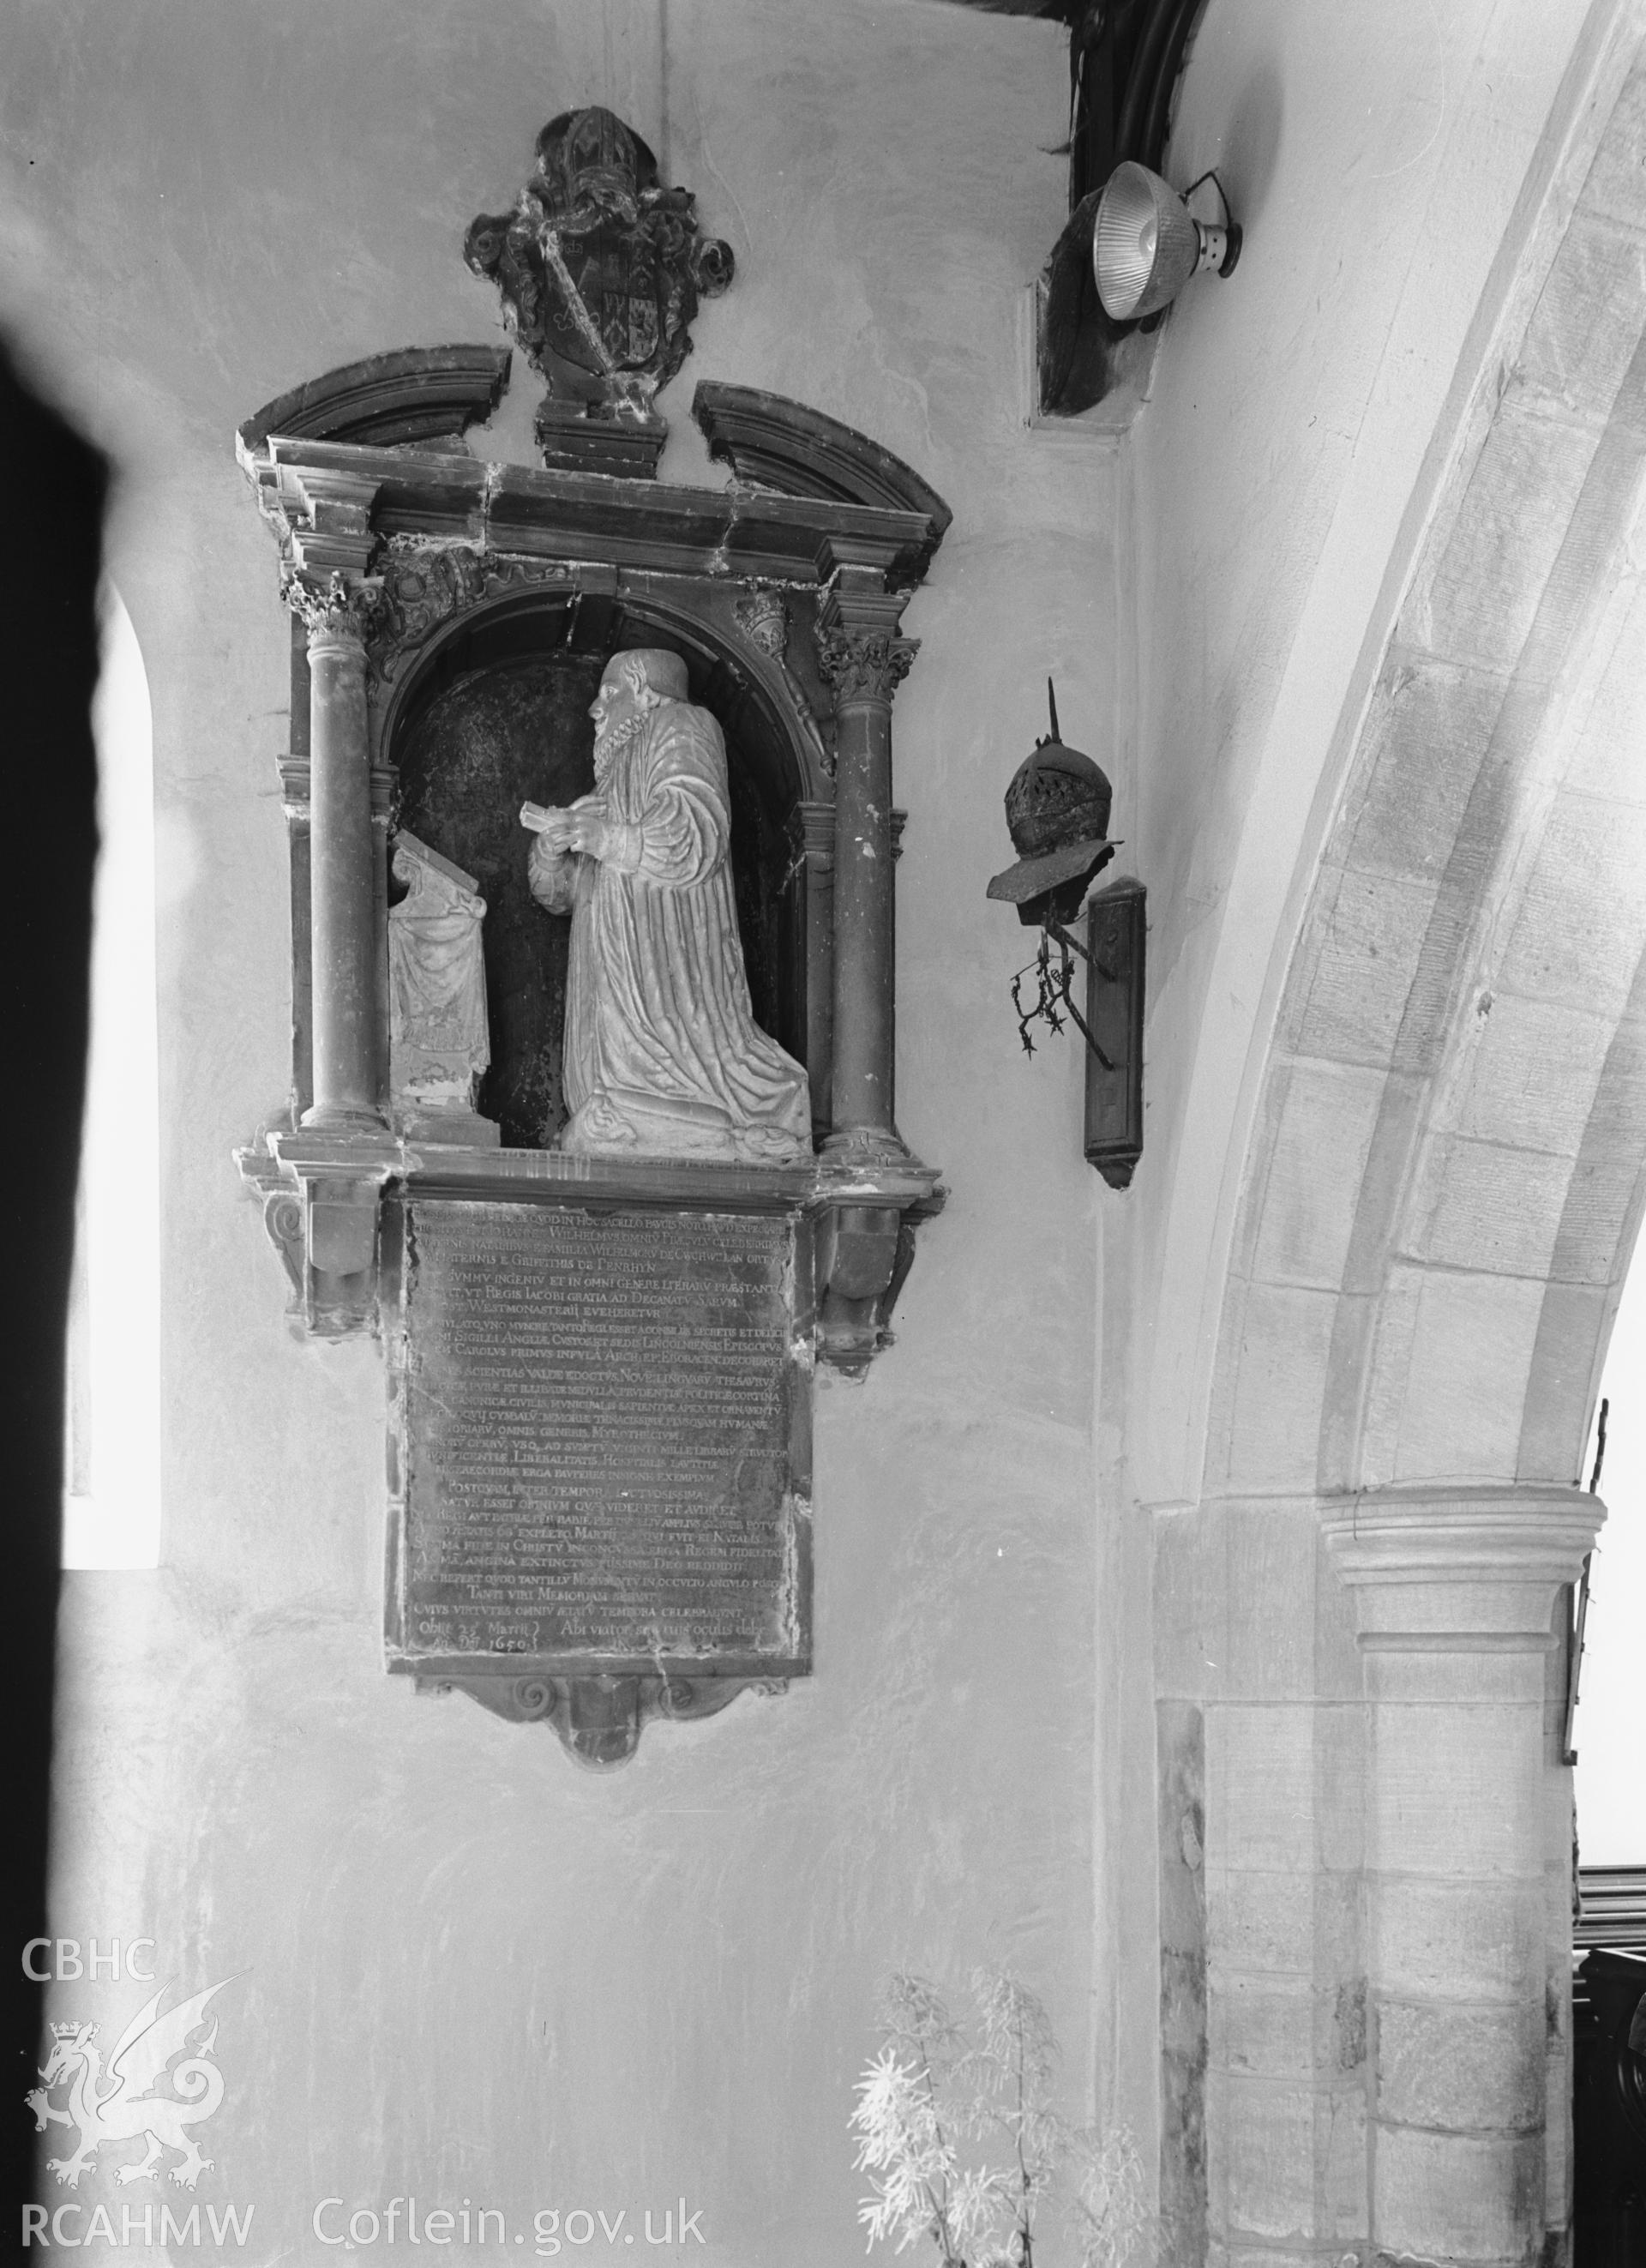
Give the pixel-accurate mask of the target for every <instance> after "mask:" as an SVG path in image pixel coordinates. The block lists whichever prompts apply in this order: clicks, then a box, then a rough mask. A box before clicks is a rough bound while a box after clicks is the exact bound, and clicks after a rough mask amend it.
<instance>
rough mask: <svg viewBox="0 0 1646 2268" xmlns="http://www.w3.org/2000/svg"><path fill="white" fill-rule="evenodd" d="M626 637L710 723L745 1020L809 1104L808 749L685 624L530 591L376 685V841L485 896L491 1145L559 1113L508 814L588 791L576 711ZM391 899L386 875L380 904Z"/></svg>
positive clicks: (530, 914)
mask: <svg viewBox="0 0 1646 2268" xmlns="http://www.w3.org/2000/svg"><path fill="white" fill-rule="evenodd" d="M402 572H403V571H402ZM644 646H663V647H666V648H667V649H668V650H670V651H671V652H675V653H677V654H679V655H680V659H682V660H683V661H684V662H685V664H686V666H687V674H688V677H689V680H690V689H691V698H692V699H693V701H694V702H695V703H698V704H700V705H701V706H702V707H703V708H706V709H708V710H709V711H710V712H711V713H712V714H713V715H714V716H715V718H716V719H717V720H718V722H719V724H720V726H721V729H722V731H723V733H724V736H725V744H726V762H727V771H728V776H729V779H730V784H731V814H732V838H731V862H732V872H733V879H734V884H735V890H736V898H737V908H738V927H739V930H740V932H741V938H742V945H743V954H744V964H745V968H746V973H747V976H748V983H749V993H750V999H751V1003H752V1005H753V1012H754V1018H755V1021H756V1022H757V1023H758V1024H759V1025H760V1026H761V1028H762V1029H763V1030H765V1031H767V1032H768V1033H769V1034H770V1035H771V1036H772V1037H773V1038H774V1039H775V1040H776V1041H777V1042H778V1043H779V1044H780V1045H781V1046H782V1047H783V1048H784V1049H787V1050H788V1052H789V1053H790V1055H792V1056H794V1057H796V1059H797V1061H799V1062H801V1063H803V1064H805V1065H806V1067H807V1069H808V1071H809V1072H810V1073H811V1075H812V1092H813V1096H814V1101H815V1102H817V1104H818V1105H819V1108H818V1112H817V1115H818V1116H819V1119H820V1117H821V1115H822V1114H821V1102H822V1100H823V1098H826V1096H827V1062H826V1061H823V1060H819V1057H820V1054H821V1047H820V1038H826V1035H827V1022H826V1020H822V1019H820V1018H819V1016H817V1015H816V1014H815V1013H809V1009H813V1010H814V1009H815V1005H816V1003H817V1000H818V999H819V997H820V996H822V995H823V994H825V993H826V992H827V983H828V971H827V967H823V966H814V965H813V962H814V961H816V959H817V957H818V956H817V955H816V954H814V953H813V952H810V951H809V950H808V938H809V937H811V938H812V939H815V938H816V937H817V935H818V934H819V928H818V924H816V923H812V924H808V921H807V910H808V909H807V893H808V882H809V876H808V867H807V863H806V860H805V857H804V856H803V855H799V856H797V850H798V849H799V848H800V846H801V844H802V841H803V835H804V825H803V819H802V811H803V806H805V804H806V803H808V802H811V803H812V804H813V805H819V806H820V805H821V804H823V803H824V802H826V795H827V786H828V783H827V778H826V777H819V766H818V763H817V761H816V755H815V753H814V746H813V744H812V742H811V741H809V740H808V739H807V737H806V736H805V733H803V732H801V731H799V730H797V727H796V725H795V722H794V720H793V718H792V716H791V717H790V718H785V716H784V715H783V711H782V709H781V708H780V707H779V705H778V704H777V703H775V701H774V700H773V699H772V698H771V697H770V696H769V695H768V693H767V692H766V690H765V689H763V688H762V687H761V685H760V684H759V683H758V682H757V681H755V679H754V678H753V675H752V673H751V671H750V668H749V666H748V664H747V661H746V659H745V658H744V657H740V656H738V655H737V654H736V653H735V652H732V651H731V649H730V646H729V643H728V641H727V640H726V639H725V638H724V637H721V636H718V635H716V632H715V630H713V629H712V628H711V627H709V625H707V624H706V623H704V622H702V619H701V617H699V616H698V615H694V614H693V613H690V612H688V611H687V610H686V609H684V608H678V607H670V606H668V605H666V604H660V603H658V602H657V601H656V600H647V599H642V598H636V597H631V596H628V595H626V594H625V595H623V596H621V597H620V596H607V595H605V594H601V593H586V592H584V591H580V590H577V589H573V588H571V587H569V586H566V587H551V588H547V589H542V588H538V589H533V590H529V591H527V592H526V593H515V594H513V595H505V596H503V597H501V598H496V599H491V600H484V599H482V600H479V601H477V602H476V603H475V604H474V605H473V606H472V607H469V608H466V609H464V610H463V611H461V612H460V613H459V614H457V615H454V616H453V617H452V619H451V621H449V622H447V623H446V624H445V625H444V627H443V628H442V629H441V630H439V631H438V632H437V634H436V635H435V636H434V637H431V638H430V640H429V641H428V643H427V644H426V645H425V646H423V648H422V649H421V651H420V652H418V654H417V656H416V659H415V662H414V663H413V664H412V666H409V667H408V668H406V669H405V670H404V671H403V673H401V674H400V675H399V676H398V677H397V679H396V680H395V681H393V685H392V687H391V688H390V689H388V690H387V693H386V698H385V699H384V700H383V701H382V703H381V714H380V718H379V719H378V735H377V738H378V750H379V760H380V762H381V763H382V764H383V766H384V767H385V769H386V773H387V776H388V777H387V786H388V798H389V802H388V817H389V828H390V831H391V836H392V833H393V829H394V828H398V827H404V828H408V830H409V831H410V832H411V833H412V834H414V835H415V836H417V837H418V838H419V839H420V840H422V841H423V842H425V843H429V844H430V846H431V847H432V848H433V849H435V850H437V851H440V852H441V853H442V854H443V855H445V857H447V858H451V859H452V860H454V861H455V862H456V864H457V865H459V866H461V867H463V868H464V869H465V870H466V871H467V872H468V873H472V874H473V875H474V878H475V880H476V881H477V883H478V884H479V887H480V890H481V895H482V896H483V897H484V898H485V900H486V902H487V908H488V911H487V918H486V924H485V930H484V950H485V957H486V978H487V990H488V1013H489V1023H490V1027H491V1045H492V1060H491V1065H490V1068H489V1071H488V1072H487V1075H486V1079H485V1081H484V1084H483V1086H482V1088H481V1096H480V1106H479V1107H480V1109H481V1115H482V1116H485V1117H488V1118H490V1119H493V1120H495V1121H496V1123H497V1124H498V1126H499V1127H500V1129H501V1135H502V1140H503V1145H505V1146H507V1147H519V1148H546V1147H548V1146H549V1145H552V1143H553V1141H554V1138H555V1135H556V1134H557V1133H558V1132H559V1130H560V1128H561V1127H562V1125H563V1123H564V1122H565V1118H566V1115H567V1113H566V1108H565V1104H564V1100H563V1095H562V1085H561V1038H562V1028H563V1024H564V1016H565V993H566V969H567V953H568V943H569V930H570V924H569V918H568V917H563V916H557V915H552V914H549V913H547V912H545V911H544V909H542V908H541V907H540V905H539V904H538V903H537V902H536V901H535V900H534V899H533V896H532V895H531V892H530V889H529V887H528V886H527V881H526V868H527V855H528V848H529V838H528V837H527V836H526V835H525V831H524V830H523V829H522V828H521V827H520V824H519V818H518V814H519V809H520V806H521V804H522V803H523V802H525V801H528V800H529V801H531V802H534V803H541V804H551V805H553V804H565V803H569V802H571V801H572V800H573V799H575V798H576V797H577V796H579V795H584V794H586V793H588V792H590V791H591V790H592V787H593V784H594V772H593V739H594V734H593V725H592V721H591V719H590V718H589V715H588V711H589V706H590V703H591V702H592V699H593V697H594V693H595V690H596V689H597V688H598V686H599V681H600V677H601V674H602V672H603V670H604V669H605V666H606V663H607V661H608V660H609V659H610V658H611V657H612V655H614V654H615V653H619V652H626V651H631V650H633V649H635V648H636V647H644ZM819 791H822V792H824V793H823V794H822V795H820V794H819ZM394 895H397V886H396V885H394V884H393V881H392V880H391V881H390V882H389V884H388V889H387V896H388V899H389V901H390V902H392V900H393V897H394Z"/></svg>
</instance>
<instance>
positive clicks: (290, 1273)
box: [234, 1136, 305, 1320]
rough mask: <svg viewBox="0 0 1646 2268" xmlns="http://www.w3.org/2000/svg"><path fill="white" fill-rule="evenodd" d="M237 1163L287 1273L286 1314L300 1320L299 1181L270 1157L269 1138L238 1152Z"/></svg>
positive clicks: (302, 1258) (302, 1270) (302, 1260)
mask: <svg viewBox="0 0 1646 2268" xmlns="http://www.w3.org/2000/svg"><path fill="white" fill-rule="evenodd" d="M234 1162H235V1164H236V1165H237V1166H238V1167H239V1171H240V1179H241V1180H242V1181H243V1182H245V1183H246V1187H247V1188H248V1189H250V1190H252V1192H253V1193H254V1196H255V1197H257V1199H258V1201H259V1203H260V1204H261V1207H262V1213H263V1227H264V1230H265V1231H266V1233H267V1234H268V1241H269V1242H270V1243H271V1244H272V1245H273V1246H274V1248H275V1251H276V1256H278V1258H279V1261H280V1264H281V1266H282V1267H283V1269H284V1270H285V1271H286V1281H287V1283H288V1284H289V1285H290V1287H291V1297H290V1300H287V1302H286V1313H287V1314H288V1315H290V1316H292V1317H293V1318H295V1319H299V1320H300V1319H301V1317H302V1315H303V1312H304V1278H305V1253H304V1245H303V1199H302V1196H301V1194H300V1192H299V1190H298V1186H297V1184H296V1182H293V1181H292V1180H291V1179H290V1177H289V1176H288V1175H285V1174H283V1173H282V1172H281V1170H280V1168H279V1167H278V1166H277V1165H276V1163H275V1161H274V1160H273V1159H272V1158H271V1157H270V1156H269V1154H268V1142H267V1139H266V1138H263V1137H261V1136H260V1137H259V1138H258V1140H257V1141H256V1142H254V1143H250V1144H248V1145H246V1148H245V1149H243V1150H237V1151H236V1152H234Z"/></svg>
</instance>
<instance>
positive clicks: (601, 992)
mask: <svg viewBox="0 0 1646 2268" xmlns="http://www.w3.org/2000/svg"><path fill="white" fill-rule="evenodd" d="M686 696H687V675H686V665H685V663H684V662H683V661H682V660H681V659H680V656H679V655H678V654H675V653H670V652H666V651H664V650H663V649H661V648H654V647H647V648H644V649H642V650H639V651H636V652H629V653H621V654H617V655H614V658H613V659H612V660H611V661H610V662H608V664H607V665H606V674H605V676H604V677H603V678H602V680H601V683H600V690H599V694H598V695H597V696H596V697H595V701H594V704H593V707H592V711H591V712H590V713H591V714H592V717H593V718H594V724H595V741H594V781H595V785H594V793H593V794H592V795H585V796H581V797H579V798H578V799H577V802H576V803H574V804H572V805H570V806H568V807H567V808H565V809H554V810H551V809H547V808H545V807H544V806H540V805H536V804H527V805H526V806H525V808H524V810H523V811H522V812H521V814H520V816H521V820H522V821H523V823H524V824H525V826H527V827H529V828H533V830H534V831H535V833H536V836H537V840H536V842H535V843H533V846H532V863H531V886H532V892H533V896H534V897H535V898H536V899H537V900H538V902H539V903H540V904H541V905H544V906H547V909H549V911H550V912H551V913H569V914H570V916H571V959H570V968H569V976H568V982H567V995H566V1038H565V1064H564V1076H565V1089H566V1099H567V1101H568V1102H569V1104H570V1106H571V1116H570V1119H569V1122H568V1123H567V1125H566V1127H565V1129H564V1130H563V1131H562V1135H561V1138H560V1147H561V1148H562V1150H568V1151H571V1152H578V1153H581V1154H583V1155H584V1156H592V1155H599V1154H602V1153H606V1154H609V1153H612V1152H616V1153H619V1154H621V1153H624V1152H628V1153H631V1154H632V1153H635V1152H650V1153H651V1154H652V1155H655V1156H660V1157H705V1158H735V1159H740V1160H745V1161H746V1162H749V1163H753V1164H761V1165H783V1164H787V1163H790V1162H792V1161H794V1160H798V1159H802V1158H806V1157H809V1156H810V1155H811V1152H812V1122H811V1105H810V1099H809V1094H808V1090H807V1085H806V1074H805V1071H804V1070H803V1069H802V1068H801V1066H800V1065H799V1064H797V1063H796V1062H795V1060H794V1058H793V1057H791V1056H788V1055H785V1053H784V1052H783V1049H782V1048H780V1047H779V1046H778V1045H777V1043H776V1042H775V1040H771V1039H768V1037H767V1035H766V1034H765V1033H764V1032H762V1031H761V1029H760V1027H758V1025H757V1024H756V1023H755V1021H754V1019H753V1013H752V1012H751V1010H750V1006H749V988H748V980H747V977H746V975H745V972H744V967H743V949H742V945H741V943H740V941H739V939H738V919H737V908H736V905H735V902H734V901H733V898H732V892H731V801H730V796H729V792H728V788H727V783H726V751H725V742H724V740H723V738H722V736H721V731H720V726H719V725H718V724H717V723H716V720H715V718H713V717H711V716H710V715H709V711H707V710H706V709H698V708H694V706H693V705H692V703H690V702H689V701H688V700H687V697H686Z"/></svg>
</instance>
